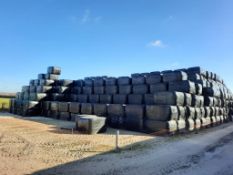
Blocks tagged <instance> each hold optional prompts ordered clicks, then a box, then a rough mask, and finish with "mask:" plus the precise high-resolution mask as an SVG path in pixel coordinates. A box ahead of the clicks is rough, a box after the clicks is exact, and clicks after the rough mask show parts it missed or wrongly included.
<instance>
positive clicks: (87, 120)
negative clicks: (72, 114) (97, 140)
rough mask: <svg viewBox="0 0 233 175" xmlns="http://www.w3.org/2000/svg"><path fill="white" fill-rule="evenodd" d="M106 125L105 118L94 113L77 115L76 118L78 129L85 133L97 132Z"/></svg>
mask: <svg viewBox="0 0 233 175" xmlns="http://www.w3.org/2000/svg"><path fill="white" fill-rule="evenodd" d="M105 127H106V118H104V117H97V116H94V115H79V116H78V117H77V120H76V128H77V130H78V131H81V132H84V133H86V134H97V133H99V132H101V131H102V130H103V129H104V128H105Z"/></svg>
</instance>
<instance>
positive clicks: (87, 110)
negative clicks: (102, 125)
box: [81, 103, 93, 115]
mask: <svg viewBox="0 0 233 175" xmlns="http://www.w3.org/2000/svg"><path fill="white" fill-rule="evenodd" d="M92 111H93V108H92V104H91V103H82V104H81V114H87V115H92Z"/></svg>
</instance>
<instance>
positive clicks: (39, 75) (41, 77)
mask: <svg viewBox="0 0 233 175" xmlns="http://www.w3.org/2000/svg"><path fill="white" fill-rule="evenodd" d="M38 79H39V80H44V79H46V74H38Z"/></svg>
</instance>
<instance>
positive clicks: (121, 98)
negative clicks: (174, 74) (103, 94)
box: [113, 94, 127, 104]
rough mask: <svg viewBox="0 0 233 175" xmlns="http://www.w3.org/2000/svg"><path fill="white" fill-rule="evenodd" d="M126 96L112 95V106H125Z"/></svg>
mask: <svg viewBox="0 0 233 175" xmlns="http://www.w3.org/2000/svg"><path fill="white" fill-rule="evenodd" d="M126 103H127V95H124V94H115V95H113V104H126Z"/></svg>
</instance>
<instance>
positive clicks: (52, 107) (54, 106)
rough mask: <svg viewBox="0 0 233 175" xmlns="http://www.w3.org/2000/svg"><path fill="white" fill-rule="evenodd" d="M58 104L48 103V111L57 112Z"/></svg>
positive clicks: (54, 102) (55, 102)
mask: <svg viewBox="0 0 233 175" xmlns="http://www.w3.org/2000/svg"><path fill="white" fill-rule="evenodd" d="M58 103H59V102H57V101H51V102H50V111H58Z"/></svg>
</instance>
